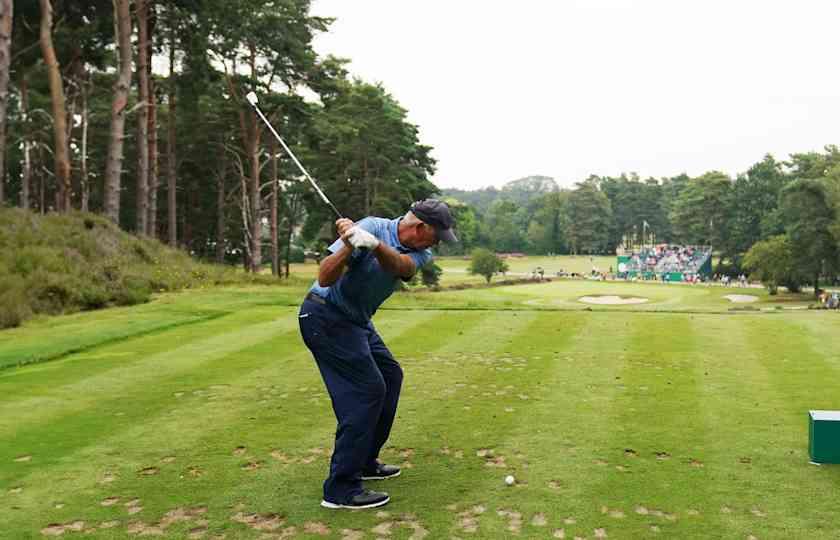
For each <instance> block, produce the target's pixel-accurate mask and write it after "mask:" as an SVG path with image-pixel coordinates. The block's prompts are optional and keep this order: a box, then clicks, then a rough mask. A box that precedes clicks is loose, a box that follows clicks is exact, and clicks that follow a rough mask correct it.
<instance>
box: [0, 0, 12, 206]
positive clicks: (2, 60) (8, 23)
mask: <svg viewBox="0 0 840 540" xmlns="http://www.w3.org/2000/svg"><path fill="white" fill-rule="evenodd" d="M13 12H14V2H13V1H12V0H0V206H3V203H4V202H5V198H6V193H5V187H6V105H7V104H8V102H9V73H10V72H9V67H10V65H11V48H12V47H11V45H12V15H13Z"/></svg>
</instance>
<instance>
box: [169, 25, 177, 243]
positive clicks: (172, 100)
mask: <svg viewBox="0 0 840 540" xmlns="http://www.w3.org/2000/svg"><path fill="white" fill-rule="evenodd" d="M172 19H173V20H172V21H170V26H169V28H170V31H169V96H168V99H167V101H168V105H169V114H168V115H167V118H166V121H167V126H166V127H167V130H166V188H167V193H166V200H167V213H168V219H167V225H168V231H169V245H170V246H172V247H177V246H178V214H177V212H176V210H177V204H178V199H177V197H176V195H177V194H176V192H175V189H176V186H177V178H176V176H175V175H176V170H177V161H176V160H175V158H176V155H175V149H176V145H175V143H176V141H175V119H176V114H175V113H176V110H177V107H176V100H177V97H178V96H177V93H176V87H175V21H174V19H175V17H174V15H173V16H172Z"/></svg>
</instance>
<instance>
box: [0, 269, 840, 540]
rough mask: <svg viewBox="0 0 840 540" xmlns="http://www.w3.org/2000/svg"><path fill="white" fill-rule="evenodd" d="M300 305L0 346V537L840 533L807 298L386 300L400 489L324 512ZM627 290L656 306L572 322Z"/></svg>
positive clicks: (709, 291)
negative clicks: (386, 499)
mask: <svg viewBox="0 0 840 540" xmlns="http://www.w3.org/2000/svg"><path fill="white" fill-rule="evenodd" d="M303 291H304V289H303V288H299V287H298V288H290V287H277V288H265V287H263V288H254V289H239V290H234V289H221V290H207V291H192V292H185V293H181V294H174V295H167V296H163V297H161V298H159V299H157V300H156V301H155V302H153V303H151V304H148V305H145V306H138V307H135V308H129V309H117V310H106V311H101V312H96V313H82V314H77V315H73V316H70V317H60V318H53V319H46V320H40V321H34V322H31V323H29V324H27V325H25V326H24V327H22V328H19V329H14V330H10V331H4V332H0V440H2V441H3V444H2V445H0V538H4V539H5V538H10V539H25V538H33V539H36V538H37V539H40V538H44V537H45V535H50V536H52V535H55V536H59V535H60V536H62V537H65V538H80V539H81V538H96V539H109V538H134V537H138V536H140V535H154V536H157V537H163V538H186V537H191V535H192V537H195V538H208V539H210V538H222V537H224V538H226V539H239V538H242V539H259V538H325V537H327V538H335V539H348V540H349V539H358V538H370V539H374V538H394V539H407V538H414V539H420V538H423V537H426V538H452V537H457V538H462V539H464V538H508V537H518V538H552V537H553V538H562V537H565V538H569V539H572V538H575V537H580V538H587V539H592V538H611V539H612V538H654V537H657V536H658V537H661V538H680V539H683V538H741V539H747V538H750V537H754V538H757V539H761V540H765V539H768V538H780V539H781V538H786V539H787V538H809V539H821V538H825V539H829V538H837V537H838V536H840V522H838V520H837V519H836V517H835V515H836V502H835V497H834V494H835V492H836V490H837V488H838V486H839V485H840V469H838V468H836V467H832V466H823V467H817V466H814V465H810V464H808V452H807V437H808V425H807V411H808V410H809V409H840V391H839V390H840V383H838V382H837V381H838V380H840V377H838V375H840V356H838V352H837V351H838V350H840V333H838V332H837V331H836V329H837V328H838V324H839V323H840V319H838V315H837V313H831V312H815V311H804V310H803V311H797V310H788V309H781V308H788V307H800V306H804V305H806V304H807V299H806V298H799V297H786V298H785V297H783V298H771V297H767V296H766V295H764V293H762V292H761V291H756V290H749V291H748V294H754V295H756V296H758V297H759V298H758V301H757V302H756V303H754V304H750V305H751V306H753V308H754V310H755V311H750V312H733V311H730V308H732V307H733V304H731V303H730V302H729V301H728V300H726V299H724V298H723V296H724V295H726V294H730V293H738V292H741V293H743V292H747V291H745V290H743V289H741V290H739V289H722V288H714V287H711V288H706V287H696V288H695V287H688V286H663V285H648V284H622V283H591V282H571V281H559V282H558V281H555V282H552V283H549V284H539V285H527V286H517V287H502V288H493V289H481V290H465V291H458V292H446V293H436V294H433V293H418V294H402V295H396V296H395V297H394V298H392V299H391V300H390V301H389V302H388V303H386V306H385V307H387V309H383V310H381V311H380V313H378V314H377V316H376V318H375V321H376V324H377V327H378V328H379V331H380V333H381V334H382V335H383V337H384V339H385V341H386V343H388V345H389V346H390V347H391V349H392V351H393V352H394V354H395V356H396V357H397V358H398V359H399V360H400V361H401V363H402V365H403V369H404V370H405V375H406V379H405V386H404V389H403V395H402V399H401V403H400V409H399V413H398V418H397V421H396V423H395V427H394V431H393V434H392V437H391V440H390V442H389V447H388V448H387V451H386V452H385V454H384V456H383V457H384V459H385V460H386V461H388V462H391V463H395V464H398V465H402V466H403V467H404V472H403V475H402V476H401V477H400V478H397V479H394V480H389V481H387V482H385V483H383V484H381V486H382V487H383V488H384V489H386V490H388V491H389V492H390V493H391V495H392V503H391V504H390V505H388V506H387V507H385V508H384V509H383V510H384V513H377V512H376V511H364V512H348V511H340V512H336V511H330V510H326V509H322V508H320V507H319V506H318V503H319V501H320V496H321V482H322V480H323V478H324V476H325V471H326V469H327V466H328V459H329V452H330V446H331V443H332V436H333V431H334V428H335V424H334V418H333V415H332V410H331V407H330V401H329V397H328V396H327V395H326V393H325V390H324V387H323V384H322V382H321V380H320V377H319V375H318V373H317V370H316V368H315V365H314V362H313V360H312V358H311V356H310V354H309V352H308V351H307V350H306V349H305V347H304V346H303V344H302V342H301V339H300V337H299V334H298V329H297V309H296V307H295V305H296V303H297V301H298V299H299V298H301V297H302V295H303ZM612 294H615V295H622V296H644V297H646V298H648V299H649V302H648V303H646V304H641V305H638V306H592V307H588V308H587V306H586V305H584V304H580V303H579V302H577V299H578V298H579V297H580V296H584V295H612ZM762 310H769V311H762ZM20 364H27V365H20ZM507 474H513V475H515V477H516V479H517V483H516V484H515V485H514V486H510V487H509V486H506V485H505V483H504V481H503V479H504V477H505V475H507ZM374 485H375V486H377V487H378V486H379V485H380V484H374ZM561 531H562V534H561Z"/></svg>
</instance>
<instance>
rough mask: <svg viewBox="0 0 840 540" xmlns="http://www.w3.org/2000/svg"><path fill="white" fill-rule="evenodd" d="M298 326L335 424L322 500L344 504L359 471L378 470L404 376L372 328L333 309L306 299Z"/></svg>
mask: <svg viewBox="0 0 840 540" xmlns="http://www.w3.org/2000/svg"><path fill="white" fill-rule="evenodd" d="M298 321H299V323H300V333H301V336H302V337H303V341H304V343H306V346H307V347H308V348H309V350H310V351H312V356H314V357H315V362H316V363H317V364H318V369H319V370H320V372H321V377H322V378H323V379H324V384H325V385H326V387H327V391H328V392H329V394H330V399H331V400H332V406H333V411H334V412H335V417H336V420H337V421H338V428H337V430H336V434H335V450H334V451H333V455H332V460H331V461H330V475H329V477H328V478H327V480H326V481H325V482H324V499H325V500H327V501H330V502H334V503H338V504H343V503H345V502H348V501H349V499H351V498H352V497H353V496H354V495H357V494H359V493H361V492H362V480H361V476H362V471H363V470H370V469H373V468H374V467H375V466H376V459H377V458H378V457H379V451H380V450H381V449H382V446H383V445H384V444H385V441H387V440H388V435H389V434H390V433H391V426H392V425H393V423H394V416H395V415H396V413H397V403H398V402H399V399H400V388H401V387H402V379H403V372H402V368H400V365H399V363H397V361H396V360H394V357H393V355H392V354H391V351H389V350H388V348H387V347H386V346H385V344H384V343H383V342H382V338H380V337H379V334H378V333H377V332H376V329H375V328H374V327H373V324H372V323H368V324H367V325H364V326H363V325H360V324H357V323H354V322H352V321H350V320H349V319H347V317H346V316H345V315H344V313H342V312H341V311H340V310H339V309H338V308H336V307H335V306H332V305H330V304H321V303H319V302H314V301H312V300H309V299H307V300H304V302H303V305H301V308H300V313H299V315H298Z"/></svg>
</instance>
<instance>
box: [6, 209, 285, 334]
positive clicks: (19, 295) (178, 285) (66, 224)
mask: <svg viewBox="0 0 840 540" xmlns="http://www.w3.org/2000/svg"><path fill="white" fill-rule="evenodd" d="M270 280H271V278H270V277H262V276H250V275H247V274H243V273H239V272H236V271H234V270H233V269H231V268H229V267H221V266H215V265H209V264H201V263H198V262H196V261H194V260H193V259H191V258H190V257H189V256H188V255H187V254H185V253H184V252H182V251H179V250H174V249H170V248H168V247H166V246H164V245H163V244H161V243H160V242H158V241H156V240H152V239H148V238H138V237H135V236H132V235H130V234H127V233H125V232H124V231H121V230H120V229H119V228H117V227H116V226H115V225H114V224H113V223H111V222H110V221H108V220H107V219H105V218H103V217H102V216H96V215H93V214H83V213H79V212H76V213H70V214H49V215H47V216H41V215H39V214H33V213H30V212H25V211H23V210H20V209H16V208H0V328H4V327H12V326H18V325H19V324H20V323H21V322H23V321H25V320H27V319H29V318H30V317H32V316H33V315H39V314H47V315H55V314H59V313H71V312H74V311H79V310H90V309H98V308H102V307H105V306H113V305H118V306H119V305H134V304H139V303H143V302H147V301H148V300H149V299H150V298H151V296H152V294H154V293H157V292H166V291H175V290H181V289H187V288H200V287H206V286H211V285H219V284H230V283H247V282H267V281H270Z"/></svg>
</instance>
